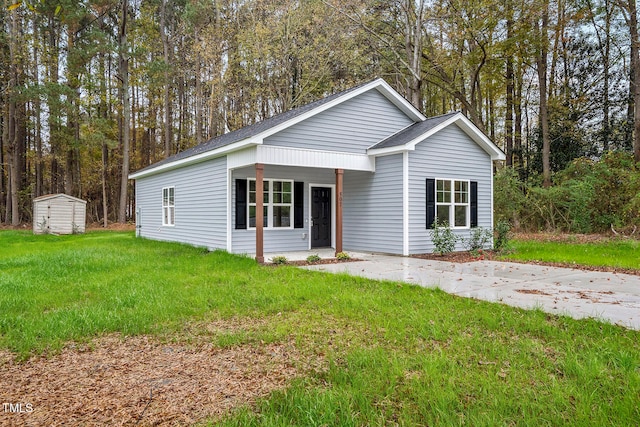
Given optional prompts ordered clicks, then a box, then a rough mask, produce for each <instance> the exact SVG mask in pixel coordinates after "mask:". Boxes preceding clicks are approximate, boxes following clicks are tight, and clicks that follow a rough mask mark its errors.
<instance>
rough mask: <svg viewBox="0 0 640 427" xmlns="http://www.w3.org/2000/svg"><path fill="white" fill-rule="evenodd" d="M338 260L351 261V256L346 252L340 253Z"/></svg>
mask: <svg viewBox="0 0 640 427" xmlns="http://www.w3.org/2000/svg"><path fill="white" fill-rule="evenodd" d="M336 259H338V260H340V261H344V260H347V259H351V256H350V255H349V254H348V253H346V252H338V253H337V254H336Z"/></svg>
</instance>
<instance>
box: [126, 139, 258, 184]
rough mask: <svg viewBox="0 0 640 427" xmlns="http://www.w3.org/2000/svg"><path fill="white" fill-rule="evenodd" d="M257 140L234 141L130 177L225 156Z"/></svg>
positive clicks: (142, 175)
mask: <svg viewBox="0 0 640 427" xmlns="http://www.w3.org/2000/svg"><path fill="white" fill-rule="evenodd" d="M255 144H256V142H255V141H253V140H252V139H244V140H242V141H238V142H234V143H233V144H229V145H225V146H224V147H220V148H217V149H215V150H211V151H205V152H204V153H200V154H195V155H193V156H189V157H185V158H184V159H180V160H175V161H173V162H169V163H164V164H161V165H158V166H156V167H155V168H151V169H147V170H143V171H140V172H134V173H132V174H129V179H138V178H142V177H145V176H149V175H155V174H157V173H160V172H166V171H170V170H172V169H178V168H181V167H183V166H187V165H191V164H194V163H200V162H204V161H206V160H210V159H214V158H216V157H220V156H223V155H225V154H227V153H229V152H232V151H236V150H241V149H243V148H245V147H249V146H251V145H255Z"/></svg>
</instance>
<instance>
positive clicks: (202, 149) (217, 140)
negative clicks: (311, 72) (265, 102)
mask: <svg viewBox="0 0 640 427" xmlns="http://www.w3.org/2000/svg"><path fill="white" fill-rule="evenodd" d="M375 80H377V79H374V80H371V81H368V82H366V83H362V84H360V85H358V86H355V87H352V88H350V89H347V90H344V91H342V92H338V93H334V94H332V95H329V96H327V97H325V98H322V99H319V100H318V101H314V102H311V103H309V104H305V105H303V106H301V107H298V108H295V109H293V110H289V111H285V112H283V113H281V114H277V115H275V116H273V117H270V118H268V119H265V120H262V121H260V122H257V123H254V124H252V125H249V126H245V127H243V128H240V129H238V130H235V131H233V132H229V133H225V134H223V135H220V136H216V137H214V138H211V139H210V140H208V141H206V142H203V143H202V144H199V145H196V146H195V147H192V148H189V149H188V150H185V151H181V152H180V153H177V154H174V155H173V156H170V157H168V158H166V159H164V160H160V161H159V162H156V163H154V164H152V165H149V166H147V167H145V168H142V169H139V170H137V171H135V173H136V174H137V173H140V172H142V171H145V170H147V169H153V168H156V167H158V166H161V165H164V164H168V163H173V162H175V161H177V160H181V159H186V158H187V157H191V156H195V155H198V154H202V153H206V152H208V151H212V150H215V149H217V148H221V147H224V146H226V145H230V144H233V143H234V142H238V141H242V140H245V139H247V138H251V137H252V136H255V135H258V134H260V133H262V132H264V131H267V130H269V129H271V128H273V127H276V126H278V125H280V124H282V123H285V122H287V121H289V120H291V119H294V118H296V117H298V116H300V115H302V114H304V113H307V112H309V111H311V110H313V109H315V108H318V107H320V106H322V105H324V104H326V103H328V102H331V101H333V100H334V99H337V98H340V97H342V96H344V95H346V94H348V93H350V92H353V91H355V90H358V89H360V88H361V87H363V86H366V85H368V84H370V83H372V82H373V81H375Z"/></svg>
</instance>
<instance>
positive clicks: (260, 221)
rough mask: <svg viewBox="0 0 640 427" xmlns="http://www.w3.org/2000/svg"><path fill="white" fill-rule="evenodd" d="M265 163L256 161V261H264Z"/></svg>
mask: <svg viewBox="0 0 640 427" xmlns="http://www.w3.org/2000/svg"><path fill="white" fill-rule="evenodd" d="M263 206H264V165H263V164H262V163H256V261H258V262H260V263H262V262H264V208H263Z"/></svg>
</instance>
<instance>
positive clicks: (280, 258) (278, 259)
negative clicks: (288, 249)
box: [271, 255, 289, 265]
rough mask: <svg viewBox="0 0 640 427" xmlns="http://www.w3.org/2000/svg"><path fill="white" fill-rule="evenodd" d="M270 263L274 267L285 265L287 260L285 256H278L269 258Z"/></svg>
mask: <svg viewBox="0 0 640 427" xmlns="http://www.w3.org/2000/svg"><path fill="white" fill-rule="evenodd" d="M271 262H272V263H274V264H275V265H284V264H287V263H288V262H289V260H288V259H287V257H286V256H284V255H279V256H274V257H273V258H271Z"/></svg>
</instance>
